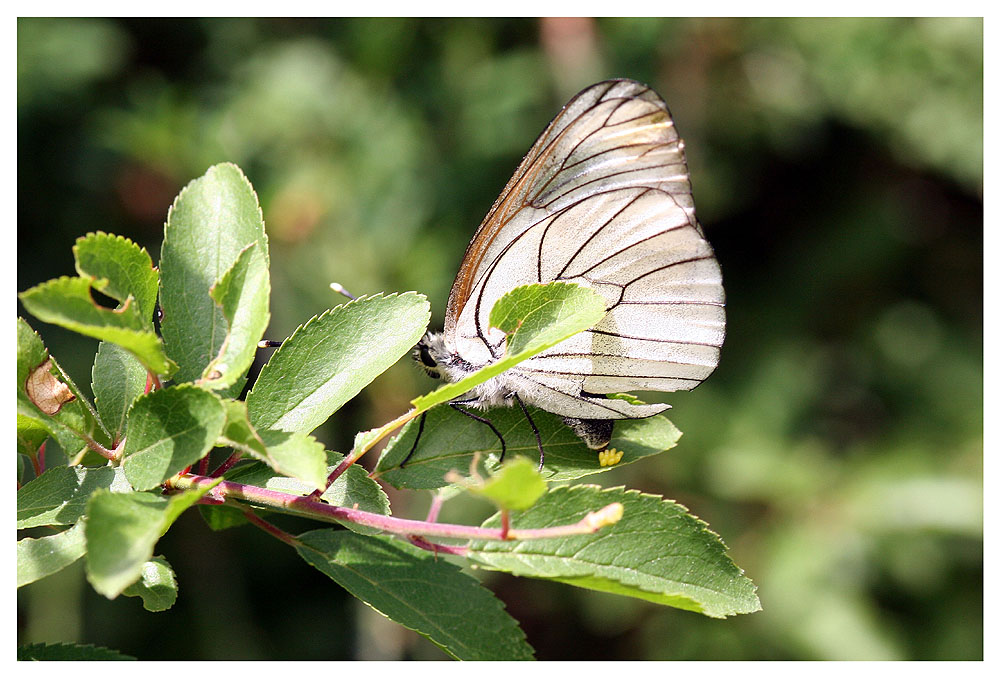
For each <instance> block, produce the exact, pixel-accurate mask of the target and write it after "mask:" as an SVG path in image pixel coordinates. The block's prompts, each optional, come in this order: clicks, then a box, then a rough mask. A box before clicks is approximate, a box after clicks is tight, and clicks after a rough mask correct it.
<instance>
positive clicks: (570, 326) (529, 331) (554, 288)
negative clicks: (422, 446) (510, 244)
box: [413, 282, 605, 410]
mask: <svg viewBox="0 0 1000 678" xmlns="http://www.w3.org/2000/svg"><path fill="white" fill-rule="evenodd" d="M604 312H605V311H604V298H603V297H601V295H599V294H597V293H596V292H594V291H593V290H590V289H588V288H586V287H582V286H580V285H577V284H576V283H563V282H554V283H547V284H544V285H522V286H520V287H515V288H514V289H513V290H511V291H510V292H508V293H507V294H505V295H503V296H502V297H500V299H498V300H497V302H496V304H494V306H493V309H492V310H491V311H490V325H492V326H493V327H496V328H497V329H500V330H502V331H503V332H506V333H508V334H507V349H506V353H505V354H504V356H503V357H502V358H501V359H500V360H498V361H496V362H495V363H491V364H489V365H487V366H486V367H484V368H482V369H481V370H479V371H477V372H475V373H473V374H471V375H469V376H468V377H466V378H465V379H461V380H460V381H456V382H452V383H450V384H445V385H444V386H441V387H440V388H438V389H436V390H434V391H431V392H430V393H428V394H427V395H424V396H420V397H419V398H416V399H414V400H413V406H414V407H415V408H417V409H418V410H427V409H430V408H431V407H434V406H435V405H440V404H442V403H446V402H448V401H449V400H453V399H455V398H457V397H458V396H460V395H462V394H463V393H465V392H466V391H468V390H469V389H472V388H475V387H476V386H478V385H479V384H482V383H485V382H486V381H489V380H490V379H492V378H493V377H495V376H497V375H498V374H500V373H501V372H504V371H506V370H508V369H510V368H511V367H513V366H514V365H517V364H518V363H521V362H524V361H525V360H528V359H529V358H531V357H533V356H536V355H538V354H539V353H541V352H542V351H544V350H546V349H549V348H552V347H553V346H555V345H556V344H558V343H559V342H561V341H563V340H565V339H569V338H570V337H571V336H573V335H574V334H577V333H579V332H582V331H583V330H585V329H587V328H589V327H592V326H593V325H595V324H596V323H597V322H598V321H600V319H601V318H603V317H604Z"/></svg>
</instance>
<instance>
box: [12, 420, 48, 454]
mask: <svg viewBox="0 0 1000 678" xmlns="http://www.w3.org/2000/svg"><path fill="white" fill-rule="evenodd" d="M48 438H49V430H48V429H47V428H45V426H44V425H43V424H42V422H40V421H38V420H37V419H32V418H31V417H26V416H24V415H23V414H18V415H17V451H18V453H19V454H24V455H27V456H29V457H34V456H35V455H36V454H37V453H38V448H39V447H41V445H42V443H44V442H45V441H46V440H48Z"/></svg>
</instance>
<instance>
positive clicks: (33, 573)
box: [17, 523, 87, 588]
mask: <svg viewBox="0 0 1000 678" xmlns="http://www.w3.org/2000/svg"><path fill="white" fill-rule="evenodd" d="M86 550H87V542H86V541H85V540H84V538H83V525H82V524H81V523H77V524H76V525H74V526H73V527H71V528H69V529H68V530H64V531H62V532H60V533H59V534H54V535H52V536H49V537H41V538H39V539H32V538H30V537H27V538H25V539H21V540H20V541H18V542H17V587H18V588H21V587H22V586H24V585H25V584H30V583H31V582H35V581H38V580H39V579H42V578H43V577H48V576H49V575H50V574H55V573H56V572H58V571H59V570H61V569H63V568H64V567H66V566H67V565H69V564H70V563H73V562H75V561H77V560H79V559H80V558H82V557H83V554H84V553H85V552H86Z"/></svg>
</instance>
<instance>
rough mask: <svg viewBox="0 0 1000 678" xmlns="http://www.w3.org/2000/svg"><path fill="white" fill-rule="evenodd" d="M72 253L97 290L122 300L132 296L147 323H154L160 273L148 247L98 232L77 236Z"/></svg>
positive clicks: (80, 269)
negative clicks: (155, 266) (147, 250)
mask: <svg viewBox="0 0 1000 678" xmlns="http://www.w3.org/2000/svg"><path fill="white" fill-rule="evenodd" d="M73 256H74V258H75V259H76V271H77V273H79V274H80V275H81V276H82V277H84V278H91V279H92V282H93V285H94V288H95V289H98V290H100V291H101V292H103V293H104V294H107V295H108V296H110V297H113V298H115V299H117V300H118V301H120V302H122V303H124V302H125V301H126V300H127V299H128V298H129V297H132V298H133V299H134V300H135V304H136V306H137V308H138V310H139V314H140V316H141V317H142V318H143V319H144V320H145V321H146V325H148V326H150V327H151V326H152V323H153V311H154V310H155V309H156V289H157V283H158V282H159V279H160V276H159V273H158V272H157V270H156V269H155V268H154V267H153V260H152V259H151V258H150V257H149V253H148V252H146V248H144V247H139V246H138V245H136V244H135V243H134V242H132V241H131V240H129V239H128V238H123V237H122V236H120V235H118V236H116V235H109V234H107V233H102V232H100V231H98V232H97V233H88V234H87V235H85V236H84V237H82V238H78V239H77V241H76V244H75V245H74V246H73Z"/></svg>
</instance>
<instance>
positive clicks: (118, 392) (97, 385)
mask: <svg viewBox="0 0 1000 678" xmlns="http://www.w3.org/2000/svg"><path fill="white" fill-rule="evenodd" d="M91 375H92V376H91V378H92V380H93V382H92V386H93V389H94V405H95V406H96V407H97V413H98V414H99V415H100V417H101V422H102V423H103V424H104V426H105V427H106V428H107V429H108V431H109V432H110V433H111V437H112V440H113V441H114V442H117V441H119V440H121V438H122V436H123V435H124V433H125V420H126V415H127V414H128V410H129V407H131V406H132V403H133V402H134V401H135V399H136V398H138V397H139V396H141V395H142V394H143V393H145V391H146V378H147V375H148V373H147V372H146V368H145V367H143V366H142V363H140V362H139V361H138V360H137V359H136V358H135V356H133V355H132V354H131V353H129V352H128V351H126V350H125V349H123V348H122V347H121V346H118V345H117V344H112V343H110V342H107V341H102V342H101V345H100V346H98V347H97V355H96V356H95V358H94V368H93V370H92V372H91Z"/></svg>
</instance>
